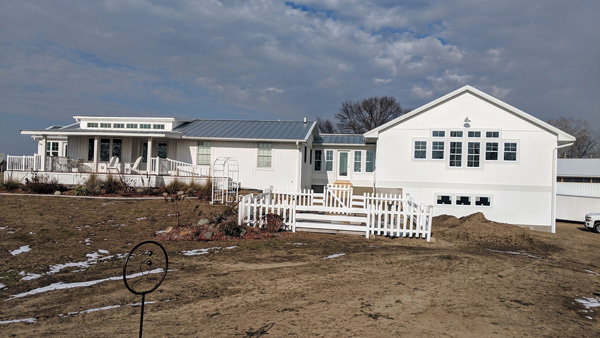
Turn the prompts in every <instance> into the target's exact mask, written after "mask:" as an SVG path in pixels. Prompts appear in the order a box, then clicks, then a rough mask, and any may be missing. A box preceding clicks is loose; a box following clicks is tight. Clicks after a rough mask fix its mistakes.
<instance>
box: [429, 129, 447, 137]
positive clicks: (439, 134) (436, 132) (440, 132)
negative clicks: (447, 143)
mask: <svg viewBox="0 0 600 338" xmlns="http://www.w3.org/2000/svg"><path fill="white" fill-rule="evenodd" d="M431 137H446V131H445V130H434V131H433V132H432V133H431Z"/></svg>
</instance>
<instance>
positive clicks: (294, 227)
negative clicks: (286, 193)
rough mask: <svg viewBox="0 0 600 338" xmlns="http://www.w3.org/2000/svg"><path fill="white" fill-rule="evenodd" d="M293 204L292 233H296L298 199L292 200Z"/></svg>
mask: <svg viewBox="0 0 600 338" xmlns="http://www.w3.org/2000/svg"><path fill="white" fill-rule="evenodd" d="M292 202H294V203H293V209H292V219H293V221H292V232H296V206H297V205H298V203H297V201H296V197H294V198H293V199H292Z"/></svg>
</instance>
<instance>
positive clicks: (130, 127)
mask: <svg viewBox="0 0 600 338" xmlns="http://www.w3.org/2000/svg"><path fill="white" fill-rule="evenodd" d="M137 126H138V125H137V123H127V129H137Z"/></svg>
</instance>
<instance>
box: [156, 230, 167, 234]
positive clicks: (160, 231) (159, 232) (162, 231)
mask: <svg viewBox="0 0 600 338" xmlns="http://www.w3.org/2000/svg"><path fill="white" fill-rule="evenodd" d="M165 232H166V231H164V230H158V231H157V232H155V233H157V234H164V233H165Z"/></svg>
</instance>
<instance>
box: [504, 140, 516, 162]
mask: <svg viewBox="0 0 600 338" xmlns="http://www.w3.org/2000/svg"><path fill="white" fill-rule="evenodd" d="M504 160H505V161H516V160H517V144H516V143H514V142H507V143H504Z"/></svg>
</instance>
